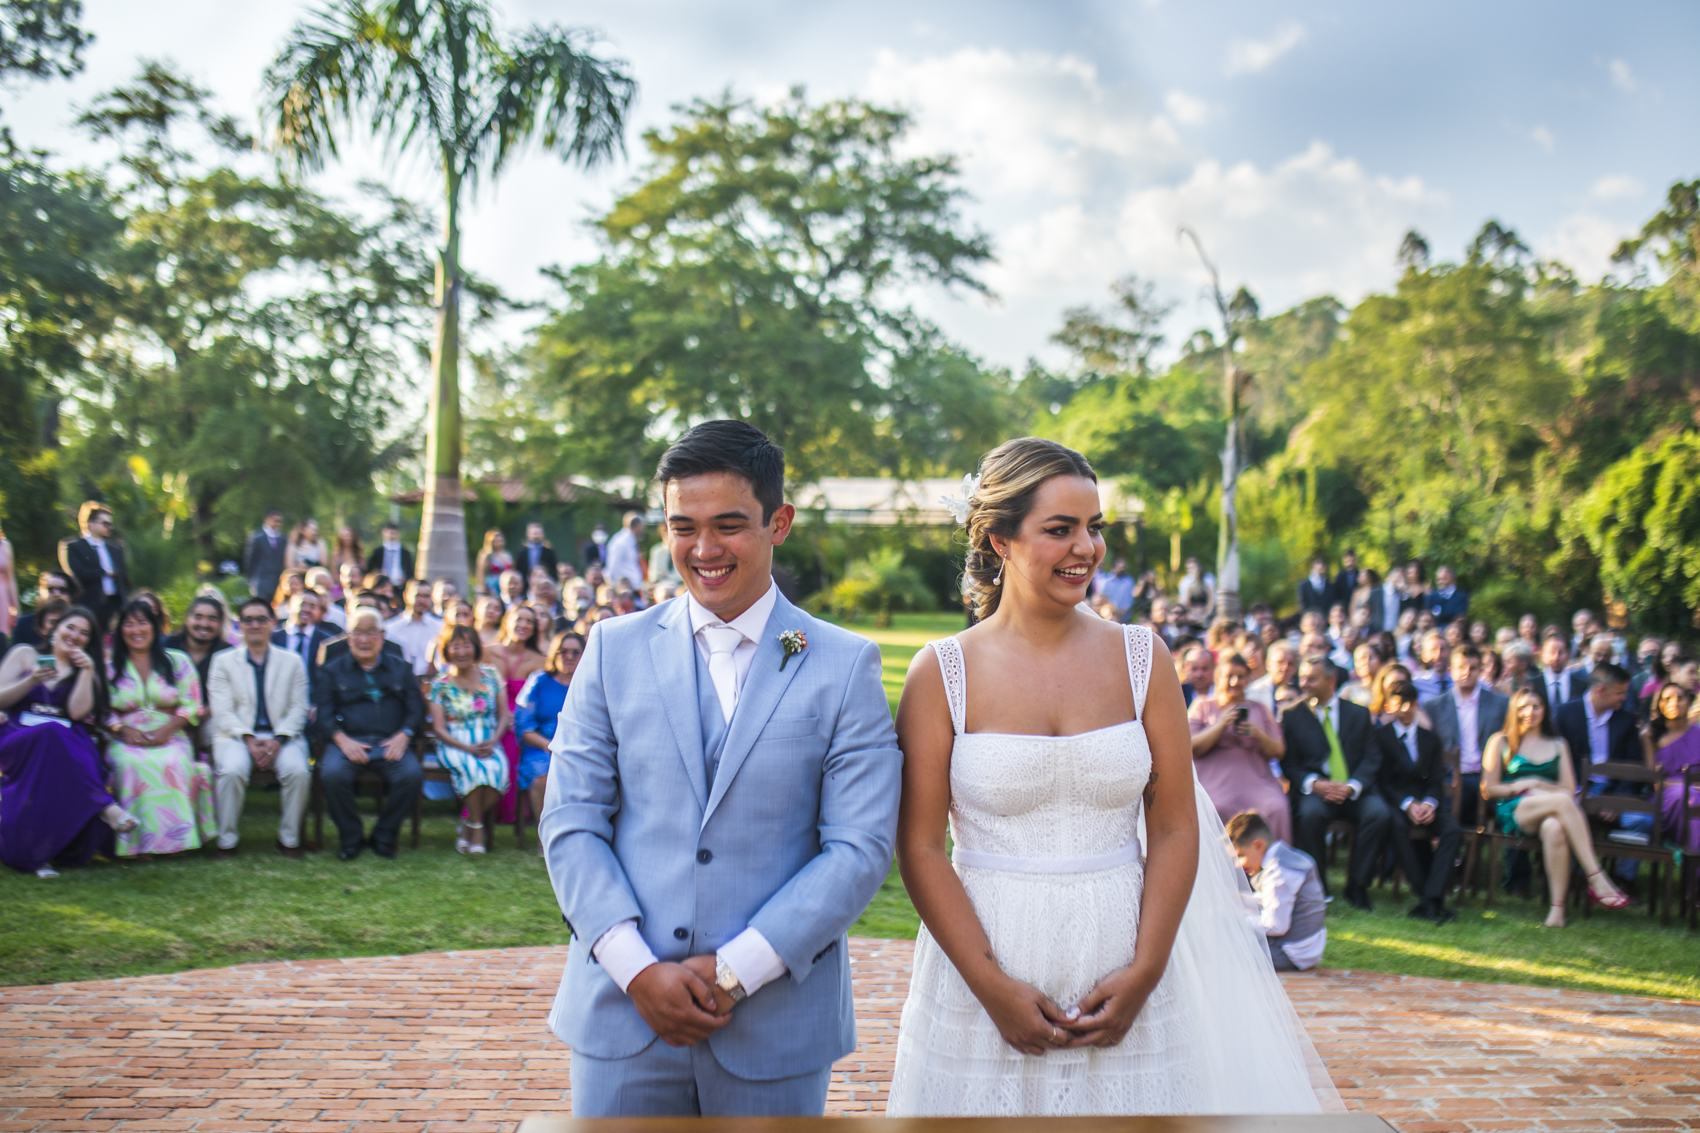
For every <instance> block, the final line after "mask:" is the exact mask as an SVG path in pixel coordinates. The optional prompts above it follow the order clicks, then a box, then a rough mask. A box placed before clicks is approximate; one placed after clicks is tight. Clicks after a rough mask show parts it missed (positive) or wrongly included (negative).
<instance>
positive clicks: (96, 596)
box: [59, 500, 130, 628]
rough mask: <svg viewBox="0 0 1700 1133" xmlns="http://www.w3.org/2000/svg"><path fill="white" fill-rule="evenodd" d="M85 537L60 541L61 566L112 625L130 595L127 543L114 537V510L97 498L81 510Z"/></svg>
mask: <svg viewBox="0 0 1700 1133" xmlns="http://www.w3.org/2000/svg"><path fill="white" fill-rule="evenodd" d="M77 526H78V527H80V528H82V532H83V533H82V536H81V537H80V538H76V539H66V540H65V541H64V542H62V543H60V544H59V565H60V566H62V567H64V568H65V573H67V574H69V575H70V576H71V577H72V578H73V579H75V580H76V583H77V590H78V591H79V592H80V593H81V594H82V602H83V605H85V606H87V607H88V608H89V609H90V610H91V611H92V612H93V613H94V616H95V617H97V618H99V619H100V624H101V626H102V628H109V627H110V626H111V624H112V619H113V617H114V616H116V615H117V613H118V611H119V610H120V609H122V608H123V606H124V603H125V601H126V600H128V599H129V597H130V572H129V569H128V568H127V567H126V566H125V564H124V544H122V543H120V542H118V541H117V540H116V539H114V538H113V537H112V530H113V529H112V513H111V512H110V511H108V510H107V509H106V507H105V506H104V505H102V504H98V503H96V502H95V501H93V500H90V501H88V502H87V503H85V504H83V506H82V507H80V508H78V509H77Z"/></svg>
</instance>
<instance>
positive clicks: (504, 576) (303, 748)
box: [0, 504, 677, 877]
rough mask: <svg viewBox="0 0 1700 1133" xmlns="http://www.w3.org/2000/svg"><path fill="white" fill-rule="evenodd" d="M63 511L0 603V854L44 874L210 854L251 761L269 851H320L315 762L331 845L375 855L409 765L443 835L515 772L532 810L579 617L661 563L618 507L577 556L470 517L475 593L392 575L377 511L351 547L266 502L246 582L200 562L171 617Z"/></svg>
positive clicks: (393, 547)
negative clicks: (362, 791)
mask: <svg viewBox="0 0 1700 1133" xmlns="http://www.w3.org/2000/svg"><path fill="white" fill-rule="evenodd" d="M78 527H79V531H80V534H79V535H78V536H77V537H76V538H73V539H68V540H66V542H65V543H64V544H62V546H61V549H60V558H61V561H62V563H63V564H64V565H63V566H62V567H61V568H58V569H52V570H48V571H43V572H42V573H41V574H40V576H39V578H38V579H37V580H36V582H37V587H36V590H35V592H34V593H33V594H31V595H21V596H19V598H18V599H9V598H8V600H6V601H5V602H4V603H3V604H4V606H5V607H6V609H5V612H6V614H7V615H8V622H7V627H6V628H7V629H9V630H10V635H9V637H8V636H7V635H5V634H3V633H0V861H4V862H5V863H6V864H7V865H9V866H12V867H13V868H16V869H20V870H28V871H31V872H38V873H39V874H40V875H41V876H43V877H52V876H56V873H57V869H59V868H62V867H65V866H71V865H82V864H85V863H87V862H88V861H89V860H91V859H92V858H93V857H95V856H97V855H102V854H104V855H106V856H109V857H115V858H124V859H136V860H146V859H149V858H152V857H156V856H162V855H169V854H181V853H186V852H190V851H196V850H201V851H204V852H206V853H208V854H209V855H210V856H212V857H214V858H215V859H219V858H226V857H229V856H231V855H232V854H235V853H236V852H237V851H238V847H239V844H240V833H239V825H240V818H241V815H242V811H243V808H244V806H245V803H246V799H247V794H248V789H249V785H250V782H251V780H252V779H253V777H254V776H255V775H257V774H261V773H264V774H265V775H266V776H267V782H268V785H269V783H270V781H271V780H275V783H276V787H275V789H276V790H277V791H278V792H279V796H280V815H279V823H278V829H277V838H276V842H275V846H274V847H273V848H274V849H275V850H276V852H278V853H279V854H282V855H283V856H284V857H287V858H299V857H300V856H301V855H302V853H303V852H304V851H305V850H308V849H316V848H317V847H315V846H313V845H312V844H311V843H310V842H309V841H308V840H307V839H305V838H304V837H303V833H302V822H303V815H304V812H305V809H306V806H307V802H308V799H309V795H310V791H311V782H312V768H313V764H314V761H315V760H316V761H317V765H318V774H319V779H320V784H321V786H322V788H323V791H324V796H325V801H326V806H327V810H328V812H329V814H330V816H331V818H332V821H333V823H334V824H335V825H336V828H337V837H338V845H337V847H336V848H337V852H338V854H339V856H341V857H342V858H344V859H345V860H346V859H351V858H353V857H355V856H357V855H358V854H360V853H361V852H362V851H363V850H365V849H371V850H372V851H373V852H375V853H377V854H379V855H386V856H387V855H392V854H394V853H395V851H396V845H397V840H398V836H399V831H400V826H401V823H402V821H403V818H404V817H405V816H406V815H407V814H409V813H410V812H411V809H412V807H413V805H414V799H415V798H416V797H417V796H418V794H419V793H420V791H421V789H422V787H423V786H425V785H426V784H425V783H424V780H425V778H426V774H425V773H426V770H427V769H428V768H441V769H442V771H443V772H446V777H447V780H448V781H447V782H445V783H436V782H432V783H430V784H429V786H431V787H432V788H440V793H441V794H442V795H443V796H445V797H454V798H457V799H459V800H460V805H461V807H462V808H463V809H462V822H461V826H460V828H459V830H458V831H457V838H456V845H457V848H458V849H460V850H462V851H463V852H465V853H468V854H479V853H483V852H484V850H485V849H486V847H487V846H488V845H489V841H488V833H487V828H488V824H489V823H490V822H506V821H511V820H513V818H514V816H515V805H516V800H517V795H518V793H519V792H521V791H524V792H525V793H526V795H527V799H528V801H529V803H530V814H531V817H532V818H533V819H535V816H536V815H537V814H538V813H539V812H541V810H542V802H543V791H544V789H545V787H546V784H547V782H548V762H549V755H548V745H549V742H550V741H551V740H552V739H553V737H554V731H555V721H556V718H557V717H558V715H559V713H560V710H561V705H562V703H563V702H564V700H565V696H566V689H567V687H568V685H569V684H570V682H571V680H572V674H573V671H574V669H575V668H576V667H577V664H578V659H579V657H580V656H581V655H582V654H583V650H584V640H585V639H584V634H585V632H587V631H588V629H589V627H590V626H591V625H594V624H595V622H597V621H599V620H601V619H603V618H606V617H617V616H620V615H621V614H625V613H630V612H633V611H635V610H637V609H641V608H644V607H646V606H648V605H650V604H652V603H654V602H656V601H665V600H667V599H669V598H671V597H672V596H673V594H674V585H675V584H676V582H677V576H676V575H675V574H673V573H672V571H671V570H670V569H669V570H667V571H665V572H663V573H664V577H663V578H662V579H661V580H660V581H658V582H657V583H656V584H654V585H651V584H650V582H649V580H648V579H646V578H645V577H643V575H644V574H645V573H646V572H647V571H648V570H649V569H650V568H649V567H648V566H647V565H646V564H645V562H644V557H643V556H642V555H641V554H640V553H639V541H640V540H641V538H642V535H643V524H642V519H641V517H638V516H628V517H627V520H626V522H625V523H624V524H622V526H621V529H620V530H618V531H617V532H616V533H615V535H614V537H613V538H612V539H605V540H602V541H596V540H590V541H587V542H586V543H585V544H584V547H583V548H582V550H583V554H584V556H585V557H584V558H582V559H579V558H577V557H575V556H570V555H569V556H557V555H556V554H555V552H554V550H553V549H552V548H551V547H550V546H549V545H548V543H547V541H546V540H544V539H543V535H542V528H541V526H540V525H536V524H533V525H531V526H530V528H529V529H528V530H527V538H526V542H525V543H524V544H522V545H521V546H520V547H519V549H518V553H517V554H515V553H514V552H512V551H510V550H509V549H508V547H507V545H506V544H505V541H504V540H503V539H502V537H501V533H500V532H495V533H493V534H491V535H487V536H486V539H485V542H484V547H483V549H482V551H481V552H480V554H479V559H478V564H477V567H476V568H475V570H474V573H473V580H474V586H475V590H476V593H475V594H474V595H468V596H462V595H461V594H460V593H459V591H458V589H457V588H456V587H455V585H454V584H453V582H451V581H449V580H447V579H435V580H429V581H427V580H423V579H416V578H414V577H413V571H414V567H415V562H416V559H415V556H414V554H413V552H412V550H411V549H409V548H408V547H406V546H405V545H404V544H403V543H402V541H401V533H400V530H399V528H397V527H396V526H395V525H393V524H386V525H385V526H384V527H383V528H382V529H381V531H380V538H379V540H378V542H377V545H376V546H375V547H373V548H372V549H371V551H370V553H366V552H365V551H364V550H363V548H362V545H361V540H360V538H359V535H358V534H357V532H356V531H355V530H354V529H353V528H352V527H348V526H344V527H342V528H340V529H339V530H338V532H337V535H336V538H335V539H334V540H328V539H322V538H321V537H320V529H319V526H318V524H317V523H315V522H314V521H313V520H312V519H310V518H307V519H302V520H301V521H300V522H298V523H297V524H296V525H295V527H294V528H293V529H292V530H289V531H287V532H286V530H285V524H284V516H283V515H282V513H281V512H277V511H275V510H274V511H271V512H268V513H267V514H266V515H265V516H264V518H263V521H262V523H261V524H260V526H259V527H258V528H257V529H256V530H255V531H254V532H253V534H252V535H251V536H249V538H248V539H247V541H246V543H245V545H244V549H243V555H242V559H241V564H240V569H241V573H242V577H243V579H244V581H245V582H246V585H247V588H248V590H249V591H250V594H251V596H250V597H247V598H244V599H243V600H242V601H241V602H240V603H239V604H238V606H237V608H236V609H235V610H232V609H231V607H230V603H229V602H228V600H227V599H226V597H225V595H224V593H223V591H221V590H220V589H219V588H218V587H217V586H215V585H212V584H210V583H209V584H207V585H205V586H203V587H202V588H201V590H200V592H199V593H197V594H196V595H194V597H193V598H191V599H190V600H189V602H188V604H187V607H186V608H184V609H182V610H179V611H177V613H178V614H180V616H181V622H180V624H179V625H177V626H176V627H173V625H172V613H173V611H171V610H168V609H167V608H166V606H165V603H164V602H163V601H162V600H161V599H160V598H159V596H158V595H157V594H155V593H153V592H152V591H149V590H146V589H137V588H134V587H133V586H132V585H131V582H130V578H129V573H128V563H127V558H126V554H125V548H124V545H123V542H122V540H121V539H120V538H118V535H117V532H116V529H115V527H114V524H113V522H112V516H111V513H110V511H108V510H107V509H106V508H105V507H104V506H102V505H99V504H88V505H85V506H84V508H83V509H81V511H80V512H79V515H78ZM0 550H5V551H9V545H6V547H5V548H0ZM650 561H651V562H654V561H655V559H654V556H651V557H650ZM669 562H670V560H669ZM3 563H4V565H5V566H6V567H7V570H6V571H5V572H0V573H4V576H5V578H7V579H11V578H12V577H13V576H12V574H11V573H10V557H9V554H7V555H6V556H5V558H4V560H3ZM609 569H614V570H617V571H618V572H619V573H618V575H617V576H616V577H614V578H613V579H610V578H609V577H607V573H606V572H607V571H608V570H609ZM581 572H582V573H581ZM634 572H635V573H637V574H638V576H639V577H637V578H635V579H634V578H631V577H629V575H630V574H632V573H634ZM32 599H33V601H32ZM474 599H476V601H474ZM372 773H376V774H377V775H378V776H379V777H380V778H381V779H382V780H383V781H384V785H385V788H386V790H385V793H384V806H383V809H382V812H381V813H380V814H379V815H378V817H377V821H376V823H375V824H373V825H371V827H370V829H368V828H367V825H366V824H365V823H363V821H362V820H361V818H360V816H359V813H358V809H357V807H356V804H355V791H356V787H357V782H358V780H359V778H360V777H361V776H362V775H369V774H372Z"/></svg>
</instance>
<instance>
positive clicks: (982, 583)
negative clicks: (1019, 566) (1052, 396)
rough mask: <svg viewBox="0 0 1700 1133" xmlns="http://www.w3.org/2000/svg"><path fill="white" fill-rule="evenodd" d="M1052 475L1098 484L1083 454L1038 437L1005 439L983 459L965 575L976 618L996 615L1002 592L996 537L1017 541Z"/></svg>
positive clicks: (966, 591)
mask: <svg viewBox="0 0 1700 1133" xmlns="http://www.w3.org/2000/svg"><path fill="white" fill-rule="evenodd" d="M1053 476H1084V477H1086V478H1087V479H1088V480H1091V481H1093V482H1094V483H1096V482H1097V480H1098V474H1097V473H1096V472H1094V471H1092V465H1090V464H1089V463H1087V461H1086V458H1085V457H1084V456H1081V455H1080V454H1079V453H1078V452H1075V451H1074V450H1073V449H1071V448H1068V447H1066V446H1064V445H1059V444H1057V442H1055V441H1046V440H1041V439H1039V438H1038V437H1019V438H1017V439H1015V440H1013V441H1005V442H1004V443H1003V444H1001V445H999V446H998V447H997V448H995V449H993V450H992V451H991V452H989V453H987V454H986V455H985V457H984V458H983V459H982V460H981V461H980V484H979V487H978V488H976V489H975V491H974V498H973V501H972V504H973V506H972V507H971V508H970V509H969V512H968V524H967V527H968V559H967V562H966V563H965V564H964V567H963V572H962V592H963V593H964V594H965V595H967V596H968V599H969V600H970V601H971V602H973V604H974V616H975V617H976V618H981V619H983V618H989V617H991V616H992V614H993V612H994V611H996V610H997V608H998V597H999V595H1000V594H1001V592H1002V590H1003V587H1002V586H1001V585H994V584H993V582H992V580H993V579H994V578H996V577H997V575H998V569H999V567H1000V566H1002V563H1001V562H1000V561H999V559H998V553H997V552H996V551H994V550H993V549H992V536H994V535H996V536H998V537H999V538H1000V539H1013V538H1015V536H1016V535H1017V534H1018V533H1019V532H1020V531H1021V521H1022V520H1024V519H1026V518H1027V513H1028V512H1029V511H1031V510H1033V497H1034V496H1036V495H1038V493H1039V487H1040V485H1042V484H1043V483H1044V482H1045V481H1047V480H1049V479H1051V478H1052V477H1053Z"/></svg>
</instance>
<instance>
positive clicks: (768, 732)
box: [758, 716, 820, 742]
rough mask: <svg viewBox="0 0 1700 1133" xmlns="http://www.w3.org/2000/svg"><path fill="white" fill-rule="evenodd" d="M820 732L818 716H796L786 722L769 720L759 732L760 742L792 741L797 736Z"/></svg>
mask: <svg viewBox="0 0 1700 1133" xmlns="http://www.w3.org/2000/svg"><path fill="white" fill-rule="evenodd" d="M819 732H820V717H819V716H796V717H792V718H790V719H787V720H769V721H768V722H767V726H766V727H764V728H763V729H762V730H761V736H760V737H758V742H760V741H761V740H792V739H796V738H798V737H799V736H813V735H817V734H819Z"/></svg>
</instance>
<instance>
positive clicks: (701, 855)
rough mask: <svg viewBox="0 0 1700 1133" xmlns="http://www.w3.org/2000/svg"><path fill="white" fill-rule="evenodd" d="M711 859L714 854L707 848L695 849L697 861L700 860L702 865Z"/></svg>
mask: <svg viewBox="0 0 1700 1133" xmlns="http://www.w3.org/2000/svg"><path fill="white" fill-rule="evenodd" d="M713 860H714V855H713V854H712V853H710V852H709V851H707V850H698V851H697V861H699V862H701V863H702V864H703V865H707V864H708V863H709V862H711V861H713Z"/></svg>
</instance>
